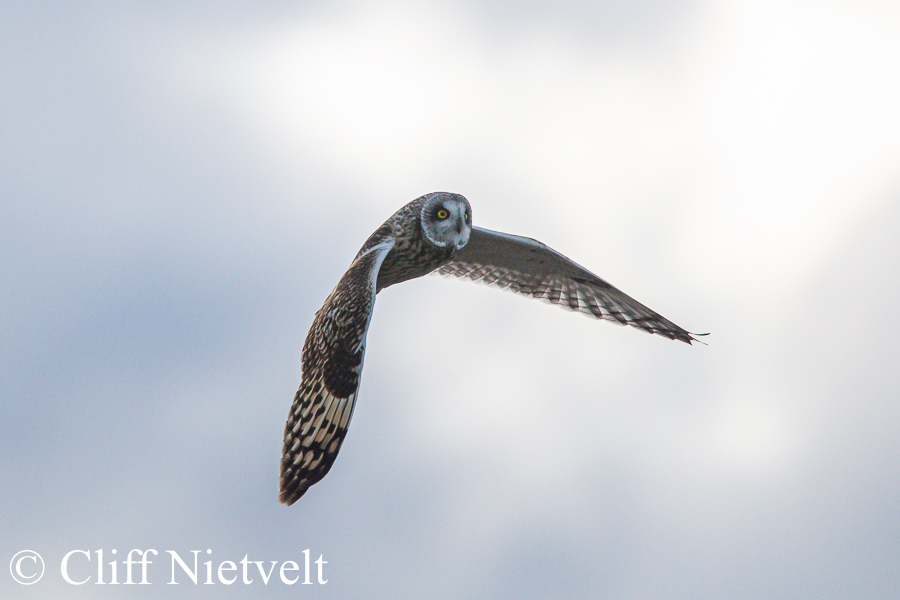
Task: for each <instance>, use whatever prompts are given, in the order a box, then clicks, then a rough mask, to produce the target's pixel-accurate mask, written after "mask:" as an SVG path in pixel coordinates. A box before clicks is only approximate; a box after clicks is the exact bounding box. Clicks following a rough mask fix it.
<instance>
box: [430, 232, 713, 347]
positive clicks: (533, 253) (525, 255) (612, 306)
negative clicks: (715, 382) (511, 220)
mask: <svg viewBox="0 0 900 600" xmlns="http://www.w3.org/2000/svg"><path fill="white" fill-rule="evenodd" d="M438 272H439V273H441V274H442V275H453V276H455V277H464V278H468V279H471V280H473V281H481V282H483V283H487V284H490V285H495V286H497V287H499V288H501V289H507V290H511V291H513V292H516V293H518V294H524V295H527V296H532V297H534V298H539V299H542V300H547V301H549V302H551V303H553V304H558V305H560V306H562V307H563V308H568V309H569V310H574V311H579V312H583V313H585V314H588V315H592V316H594V317H596V318H598V319H606V320H608V321H613V322H614V323H619V324H621V325H631V326H633V327H637V328H638V329H643V330H644V331H648V332H650V333H658V334H659V335H663V336H665V337H667V338H669V339H673V340H680V341H682V342H687V343H688V344H690V343H691V342H692V341H696V340H695V338H694V337H693V335H691V333H690V332H688V331H686V330H684V329H682V328H681V327H679V326H678V325H676V324H675V323H673V322H672V321H669V320H668V319H666V318H665V317H663V316H661V315H659V314H657V313H655V312H653V311H652V310H650V309H649V308H647V307H646V306H644V305H643V304H641V303H640V302H638V301H637V300H635V299H634V298H632V297H630V296H628V295H626V294H624V293H622V292H620V291H619V290H617V289H616V288H614V287H613V286H611V285H610V284H608V283H607V282H605V281H603V280H602V279H600V278H599V277H597V276H596V275H594V274H593V273H591V272H590V271H588V270H587V269H585V268H584V267H582V266H580V265H578V264H576V263H574V262H572V261H571V260H569V259H568V258H566V257H565V256H563V255H562V254H560V253H559V252H557V251H556V250H554V249H553V248H550V247H549V246H546V245H545V244H542V243H541V242H539V241H537V240H533V239H531V238H526V237H520V236H517V235H509V234H507V233H500V232H498V231H491V230H490V229H482V228H480V227H473V228H472V232H471V235H470V236H469V242H468V243H467V244H466V245H465V246H464V247H463V248H462V250H460V251H459V252H458V253H457V254H456V256H455V257H454V258H453V260H452V261H451V262H449V263H447V264H446V265H444V266H442V267H441V268H440V269H438Z"/></svg>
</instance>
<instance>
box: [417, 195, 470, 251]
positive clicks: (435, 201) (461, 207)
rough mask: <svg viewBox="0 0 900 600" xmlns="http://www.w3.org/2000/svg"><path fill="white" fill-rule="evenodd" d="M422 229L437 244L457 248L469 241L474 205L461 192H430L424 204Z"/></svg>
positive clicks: (442, 246) (429, 239) (430, 240)
mask: <svg viewBox="0 0 900 600" xmlns="http://www.w3.org/2000/svg"><path fill="white" fill-rule="evenodd" d="M421 220H422V230H423V231H424V232H425V237H426V238H427V239H428V241H429V242H431V243H432V244H434V245H435V246H440V247H441V248H445V247H447V246H455V247H456V249H457V250H459V249H460V248H462V247H463V246H465V245H466V242H468V241H469V232H470V231H471V228H472V207H470V206H469V201H468V200H466V199H465V198H464V197H463V196H460V195H459V194H448V193H445V192H437V193H435V194H430V195H429V198H428V199H427V200H426V201H425V204H424V205H423V206H422V215H421Z"/></svg>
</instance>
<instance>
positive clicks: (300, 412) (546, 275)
mask: <svg viewBox="0 0 900 600" xmlns="http://www.w3.org/2000/svg"><path fill="white" fill-rule="evenodd" d="M431 272H440V273H441V274H444V275H449V276H455V277H460V278H466V279H470V280H474V281H482V282H484V283H487V284H490V285H494V286H496V287H500V288H501V289H508V290H511V291H513V292H516V293H519V294H522V295H527V296H531V297H534V298H539V299H542V300H545V301H548V302H551V303H553V304H558V305H559V306H562V307H564V308H568V309H570V310H575V311H580V312H583V313H585V314H588V315H590V316H593V317H595V318H598V319H605V320H609V321H612V322H615V323H619V324H623V325H631V326H633V327H636V328H639V329H642V330H644V331H647V332H650V333H656V334H659V335H663V336H665V337H668V338H670V339H676V340H680V341H683V342H686V343H688V344H690V343H691V342H692V341H695V338H694V337H693V335H692V334H691V333H689V332H688V331H686V330H684V329H682V328H681V327H679V326H677V325H675V324H674V323H672V322H671V321H669V320H668V319H665V318H664V317H662V316H660V315H659V314H657V313H655V312H654V311H652V310H650V309H649V308H647V307H646V306H644V305H643V304H641V303H639V302H637V301H636V300H634V299H633V298H631V297H629V296H627V295H626V294H624V293H622V292H621V291H619V290H618V289H616V288H615V287H613V286H611V285H610V284H609V283H607V282H605V281H603V280H602V279H600V278H599V277H597V276H596V275H594V274H593V273H591V272H590V271H588V270H587V269H585V268H584V267H581V266H580V265H578V264H576V263H574V262H572V261H571V260H569V259H568V258H566V257H565V256H563V255H562V254H560V253H558V252H556V251H555V250H553V249H552V248H549V247H547V246H545V245H544V244H541V243H540V242H537V241H536V240H532V239H529V238H523V237H519V236H514V235H509V234H505V233H499V232H496V231H491V230H488V229H482V228H478V227H473V226H472V210H471V207H470V206H469V202H468V200H466V199H465V198H464V197H463V196H460V195H458V194H449V193H444V192H435V193H432V194H427V195H425V196H422V197H420V198H417V199H416V200H413V201H412V202H410V203H409V204H407V205H405V206H404V207H402V208H401V209H400V210H398V211H397V212H396V213H394V214H393V215H392V216H391V218H389V219H388V220H387V221H385V222H384V224H382V225H381V227H379V228H378V229H376V230H375V232H374V233H373V234H372V235H371V236H369V239H368V240H366V243H365V244H363V246H362V248H361V249H360V250H359V252H358V253H357V255H356V257H355V258H354V260H353V262H352V263H351V265H350V268H349V269H348V270H347V272H346V273H344V275H343V276H342V277H341V279H340V281H339V282H338V284H337V285H336V286H335V288H334V290H332V292H331V294H330V295H329V296H328V298H327V299H326V300H325V303H324V304H323V305H322V308H321V309H319V311H318V312H317V313H316V316H315V318H314V319H313V323H312V327H311V328H310V330H309V333H308V334H307V336H306V341H305V342H304V344H303V355H302V361H301V362H302V368H303V376H302V380H301V383H300V387H299V389H298V390H297V393H296V395H295V396H294V402H293V405H292V406H291V410H290V413H289V414H288V419H287V423H286V425H285V429H284V444H283V448H282V459H281V480H280V481H281V482H280V487H281V494H280V497H281V501H282V502H283V503H285V504H293V503H294V502H295V501H296V500H297V499H298V498H300V497H301V496H302V495H303V494H304V493H305V492H306V490H307V489H309V487H310V486H311V485H313V484H315V483H316V482H317V481H319V480H321V479H322V478H323V477H324V476H325V475H326V474H327V473H328V471H329V469H330V468H331V466H332V464H333V463H334V460H335V458H336V457H337V453H338V451H339V450H340V447H341V444H342V443H343V440H344V436H345V435H346V432H347V428H348V426H349V423H350V418H351V416H352V414H353V408H354V406H355V404H356V397H357V394H358V391H359V382H360V375H361V373H362V367H363V359H364V357H365V343H366V332H367V331H368V328H369V323H370V321H371V318H372V311H373V308H374V304H375V296H376V294H377V293H378V292H379V291H381V290H382V289H384V288H386V287H388V286H391V285H394V284H397V283H401V282H404V281H408V280H410V279H415V278H417V277H422V276H424V275H427V274H428V273H431Z"/></svg>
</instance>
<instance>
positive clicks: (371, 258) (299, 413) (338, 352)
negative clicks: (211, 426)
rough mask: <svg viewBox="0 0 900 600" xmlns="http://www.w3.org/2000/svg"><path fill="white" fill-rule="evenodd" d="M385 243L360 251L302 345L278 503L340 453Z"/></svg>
mask: <svg viewBox="0 0 900 600" xmlns="http://www.w3.org/2000/svg"><path fill="white" fill-rule="evenodd" d="M393 246H394V242H393V239H390V238H389V239H386V240H384V241H381V242H380V243H377V244H374V245H373V246H372V247H370V248H365V247H364V248H363V250H362V251H361V252H360V254H359V255H358V256H357V257H356V259H355V260H354V261H353V264H352V265H350V268H349V269H347V272H346V273H344V275H343V277H341V280H340V281H339V282H338V284H337V286H335V288H334V290H333V291H332V292H331V295H330V296H328V299H326V300H325V304H324V305H322V308H320V309H319V312H317V313H316V318H315V319H314V320H313V324H312V327H311V328H310V330H309V333H308V334H307V336H306V342H305V343H304V344H303V359H302V363H303V378H302V380H301V382H300V389H298V390H297V394H296V395H295V396H294V403H293V405H292V406H291V412H290V414H288V419H287V424H286V425H285V427H284V445H283V446H282V453H281V482H280V488H281V494H280V499H281V502H282V503H284V504H287V505H291V504H293V503H294V502H296V501H297V499H298V498H300V496H302V495H303V494H304V493H306V490H307V489H309V487H310V486H311V485H313V484H314V483H316V482H317V481H319V480H320V479H322V478H323V477H325V475H326V474H327V473H328V471H329V469H331V465H332V464H334V459H335V458H337V453H338V451H339V450H340V449H341V444H342V443H343V441H344V436H345V435H346V434H347V427H348V426H349V425H350V417H351V416H352V415H353V407H354V406H355V405H356V395H357V392H358V391H359V381H360V375H361V374H362V368H363V358H364V356H365V352H366V332H367V331H368V329H369V322H370V321H371V319H372V309H373V308H374V306H375V283H376V281H377V279H378V271H379V270H380V269H381V263H382V262H383V261H384V257H385V256H387V254H388V252H390V251H391V248H393Z"/></svg>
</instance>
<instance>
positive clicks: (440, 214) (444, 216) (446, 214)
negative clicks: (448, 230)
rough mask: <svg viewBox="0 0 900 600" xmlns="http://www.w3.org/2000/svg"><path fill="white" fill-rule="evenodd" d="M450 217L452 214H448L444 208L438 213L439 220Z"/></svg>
mask: <svg viewBox="0 0 900 600" xmlns="http://www.w3.org/2000/svg"><path fill="white" fill-rule="evenodd" d="M449 216H450V213H448V212H447V211H446V210H444V209H443V208H442V209H441V210H439V211H437V218H438V219H446V218H447V217H449Z"/></svg>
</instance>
